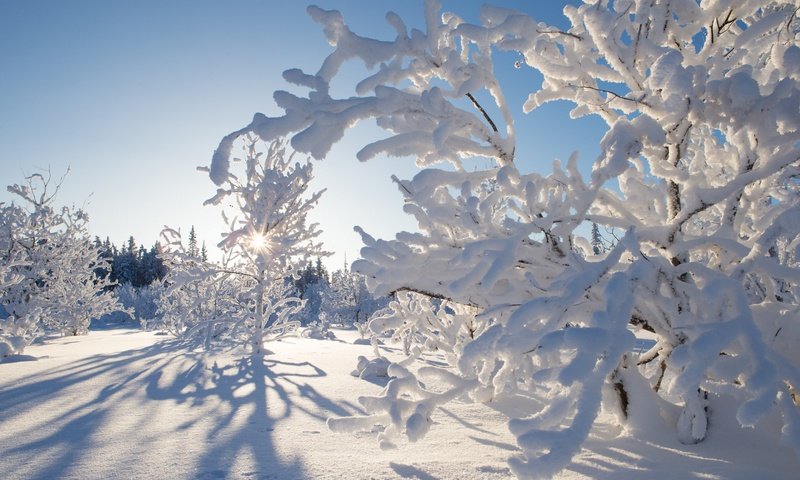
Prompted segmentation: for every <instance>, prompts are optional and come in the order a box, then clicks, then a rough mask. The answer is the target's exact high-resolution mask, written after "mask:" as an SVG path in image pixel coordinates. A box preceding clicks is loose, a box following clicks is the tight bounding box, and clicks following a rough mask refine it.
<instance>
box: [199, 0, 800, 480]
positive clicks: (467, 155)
mask: <svg viewBox="0 0 800 480" xmlns="http://www.w3.org/2000/svg"><path fill="white" fill-rule="evenodd" d="M796 9H797V6H796V2H795V3H792V2H784V1H774V2H762V1H757V0H744V1H734V0H717V1H709V2H705V1H703V2H700V3H698V2H696V1H694V0H671V1H669V0H656V1H651V0H647V1H645V0H619V1H614V2H607V1H596V2H592V3H585V4H582V5H580V6H578V7H575V6H567V7H565V9H564V13H565V15H566V16H567V18H568V19H569V21H570V23H571V27H570V28H569V29H567V30H563V29H560V28H554V27H551V26H548V25H545V24H543V23H539V22H537V21H536V20H534V19H532V18H531V17H529V16H528V15H525V14H520V13H518V12H515V11H512V10H507V9H502V8H497V7H492V6H486V7H483V8H482V10H481V21H480V24H468V23H466V22H464V21H463V20H462V19H461V18H460V17H459V16H458V15H457V14H453V13H445V14H443V15H439V5H438V3H437V2H435V1H427V2H426V3H425V31H419V30H412V31H411V32H409V30H408V28H407V27H406V25H405V24H404V23H403V21H402V20H401V19H400V18H399V17H398V16H397V15H395V14H389V15H387V21H388V23H389V25H390V26H391V28H392V29H393V30H394V32H395V35H396V36H395V39H394V40H390V41H379V40H375V39H371V38H365V37H361V36H359V35H357V34H355V33H353V32H352V31H351V30H350V29H349V28H348V27H347V25H346V24H345V22H344V19H343V17H342V15H341V14H339V12H336V11H325V10H322V9H320V8H317V7H310V8H309V12H310V14H311V15H312V17H313V18H314V19H315V20H317V21H318V22H319V23H321V24H322V25H323V28H324V31H325V34H326V36H327V37H328V41H329V42H330V44H331V45H332V46H333V47H334V51H333V52H332V53H331V54H330V55H329V56H328V57H327V58H326V60H325V62H324V63H323V65H322V66H321V68H320V70H319V71H318V72H317V73H316V74H307V73H304V72H302V71H300V70H289V71H287V72H285V73H284V78H285V79H286V80H287V81H289V82H291V83H293V84H295V85H298V86H301V87H307V88H309V89H310V90H311V92H310V93H309V94H308V96H307V97H305V98H301V97H298V96H297V95H295V94H292V93H288V92H284V91H279V92H276V93H275V100H276V102H277V103H278V105H279V106H280V107H282V108H283V109H284V110H285V112H286V114H285V115H284V116H283V117H280V118H267V117H266V116H264V115H261V114H257V115H256V116H255V118H254V119H253V122H252V123H251V124H250V125H248V126H246V127H245V128H243V129H241V130H239V131H237V132H234V133H232V134H231V135H229V136H228V137H226V138H224V139H223V141H222V142H221V144H220V147H219V148H218V149H217V151H216V152H215V154H214V157H213V159H212V172H215V174H214V175H213V177H216V178H222V177H223V174H224V172H225V170H226V166H227V164H228V157H229V153H230V150H231V145H232V143H233V141H234V140H235V139H236V138H238V137H239V136H241V135H243V134H245V133H248V132H252V133H255V134H257V135H259V136H260V137H261V138H263V139H265V140H269V139H272V138H276V137H278V136H288V135H293V136H292V137H291V138H292V140H291V143H292V146H293V147H294V148H295V149H296V150H299V151H303V152H308V153H310V154H311V155H312V156H313V157H315V158H323V157H324V156H325V155H326V154H327V152H328V151H329V149H330V148H331V145H332V144H333V143H334V142H336V141H338V140H339V139H340V138H341V137H342V136H343V134H344V131H345V129H347V128H349V127H350V126H351V125H353V124H355V123H357V122H358V121H360V120H368V119H374V120H375V121H376V122H377V124H378V125H379V126H380V127H382V128H383V129H385V130H386V131H387V132H388V134H389V136H388V137H387V138H385V139H382V140H379V141H377V142H374V143H371V144H369V145H367V146H365V147H364V148H363V149H362V150H361V151H360V152H359V153H358V157H359V159H361V160H367V159H370V158H372V157H374V156H376V155H378V154H388V155H392V156H408V155H411V156H413V157H414V158H415V159H416V163H417V165H419V166H420V167H421V168H423V170H422V171H420V172H419V173H418V174H417V175H416V176H415V177H414V178H413V179H411V180H400V179H395V181H396V183H397V185H398V187H399V188H400V190H401V192H402V193H403V195H404V196H405V204H404V207H403V208H404V210H405V211H406V212H407V213H409V214H411V215H413V216H414V217H415V218H416V220H417V223H418V228H419V231H418V232H416V233H410V232H400V233H398V234H397V236H396V238H395V240H390V241H384V240H376V239H374V238H372V237H371V236H369V235H368V234H367V233H366V232H363V231H362V230H359V231H360V233H361V235H362V238H363V240H364V242H365V244H366V246H365V248H364V249H363V250H362V257H363V258H362V259H361V260H359V261H357V262H356V263H355V264H354V269H355V270H356V271H358V272H360V273H362V274H364V275H365V276H366V277H367V281H368V286H369V287H370V289H371V290H372V291H373V292H375V293H377V294H387V293H390V292H397V291H412V292H416V293H418V294H421V295H424V296H427V297H430V298H435V299H439V300H445V301H447V302H448V304H450V305H455V304H460V305H462V306H465V307H470V308H471V309H472V310H471V311H465V313H464V314H465V315H471V316H472V317H473V321H474V322H476V323H475V325H480V328H478V329H477V330H476V331H475V336H474V338H464V337H463V336H459V335H447V334H445V333H444V331H438V330H437V331H429V333H427V334H420V335H415V337H416V338H419V339H420V340H421V341H422V342H424V343H423V344H427V343H429V342H430V341H431V339H432V338H434V337H435V338H436V339H438V340H437V341H441V342H450V343H449V344H448V345H450V346H452V347H453V352H452V355H454V358H453V360H454V363H455V364H456V365H457V368H455V369H444V368H434V367H423V368H421V369H419V370H418V371H416V372H415V371H414V370H413V369H410V368H407V367H406V366H405V365H396V364H395V365H392V366H390V367H389V371H388V373H389V375H392V376H394V377H397V378H396V379H394V380H392V381H391V382H390V383H389V385H388V386H387V388H386V389H385V391H384V392H383V394H382V396H380V397H377V398H364V399H362V403H363V404H364V406H365V409H366V410H367V412H368V413H369V416H368V417H365V418H348V419H341V420H333V421H332V422H331V423H330V425H331V426H332V427H333V428H335V429H337V430H348V429H353V428H365V429H371V428H372V426H373V425H374V424H376V423H377V424H382V425H384V426H385V427H386V429H385V431H383V432H382V433H381V434H380V435H379V440H380V442H381V445H382V446H387V447H388V446H391V445H393V444H394V443H395V442H396V440H397V438H399V437H400V436H402V435H405V436H407V437H408V438H409V439H410V440H411V441H415V440H418V439H419V438H421V437H422V436H424V434H425V432H427V430H428V428H430V425H431V422H430V417H431V415H432V413H433V411H434V410H435V408H436V407H437V406H438V405H441V404H442V403H444V402H447V401H450V400H452V399H454V398H465V397H466V398H471V399H472V400H474V401H479V402H492V401H495V400H499V399H508V398H517V399H526V398H527V399H528V400H529V401H527V402H523V404H524V405H528V411H527V412H526V413H525V414H523V415H519V414H517V416H515V417H514V418H512V419H511V420H510V423H509V428H510V430H511V431H512V433H513V434H514V435H515V436H516V438H517V443H518V444H519V446H520V448H521V450H522V454H521V455H520V456H517V457H514V458H512V459H511V460H510V465H511V467H512V470H513V472H514V473H515V474H516V475H517V476H519V477H523V478H533V477H539V478H549V477H551V476H552V475H553V474H555V473H556V472H557V471H558V470H560V469H561V468H563V467H564V466H565V465H566V464H567V463H568V462H569V461H570V459H571V458H572V457H573V456H574V455H575V454H576V453H577V452H578V451H579V450H580V448H581V445H582V444H583V442H584V440H585V439H586V438H587V436H588V434H589V431H590V430H591V428H592V426H593V424H594V422H595V419H596V418H597V415H598V413H599V411H600V408H601V406H602V407H605V408H607V409H610V410H612V411H615V412H617V413H618V415H619V417H620V419H621V420H622V421H624V422H626V423H627V425H628V430H629V431H630V432H632V433H636V432H638V431H639V430H638V427H639V426H640V425H641V424H642V423H643V422H644V420H645V417H647V416H652V414H653V413H655V414H656V415H658V413H659V409H661V413H662V414H664V416H665V418H670V415H669V414H668V413H669V412H668V411H667V410H671V409H680V411H681V413H680V415H678V419H677V421H675V422H674V423H673V425H672V426H671V427H670V428H675V429H676V435H677V436H678V438H679V439H681V441H683V442H688V443H692V442H698V441H701V440H702V439H703V438H704V437H705V435H706V430H707V427H708V425H709V422H708V418H707V414H708V412H709V411H711V412H713V404H714V402H715V401H716V400H717V399H719V398H720V396H727V397H733V398H734V399H735V401H736V402H738V414H737V420H738V422H739V423H740V424H741V425H743V426H755V425H756V424H757V422H758V420H759V419H760V418H761V417H762V416H763V415H764V414H765V413H767V412H769V411H771V410H773V409H778V410H779V411H780V412H781V414H782V415H783V419H784V428H783V434H784V436H785V438H786V440H787V441H788V442H789V443H790V444H792V445H794V446H795V447H797V448H798V449H800V413H799V412H798V405H797V397H796V389H797V388H798V385H800V363H799V362H798V359H797V353H796V349H793V347H792V345H797V343H798V341H800V338H799V337H798V330H797V328H796V327H795V326H794V324H795V323H796V320H797V311H798V307H799V305H798V301H799V300H800V298H799V297H798V293H800V292H799V291H798V282H800V268H798V266H799V265H798V261H797V260H798V247H799V246H800V244H799V243H798V242H800V240H798V238H800V235H798V234H799V233H800V221H798V219H800V188H799V186H800V181H799V180H798V179H799V178H800V147H799V146H798V144H799V142H800V46H799V45H798V43H800V42H799V41H798V35H799V32H800V21H798V19H797V15H796V11H797V10H796ZM506 50H508V51H515V52H518V53H519V55H520V60H519V61H518V64H517V66H518V67H520V68H533V69H536V70H537V71H538V72H540V73H541V74H542V76H543V77H544V81H543V82H542V84H541V86H540V87H539V88H535V89H534V90H533V91H532V92H531V94H530V96H529V97H528V100H527V101H526V102H525V104H524V105H523V106H522V110H524V111H525V112H530V111H533V110H535V109H537V108H538V107H539V106H540V105H542V104H544V103H546V102H550V101H554V100H566V101H568V102H572V103H573V104H574V109H573V110H572V112H571V115H572V116H573V117H581V116H585V115H597V116H598V117H600V118H601V119H602V120H603V121H604V122H605V123H606V124H607V127H608V128H607V131H606V134H605V136H604V137H603V139H602V141H601V144H600V147H601V154H600V156H599V157H598V158H596V159H595V160H594V163H593V168H592V173H591V175H590V176H589V177H588V178H584V176H583V175H582V174H581V173H580V171H579V169H578V160H577V155H575V156H573V157H572V158H571V159H570V160H569V161H568V162H567V163H566V164H562V163H561V162H555V164H554V166H553V172H552V173H551V174H550V175H547V176H543V175H539V174H535V173H525V172H523V171H520V169H519V166H518V162H517V161H516V158H515V153H516V151H517V150H516V138H517V135H518V133H517V131H516V125H515V121H514V116H513V110H512V107H511V106H509V105H508V104H507V102H506V97H505V95H504V93H503V88H502V85H501V82H500V81H499V80H498V79H497V78H496V77H495V75H494V65H493V62H494V59H495V53H496V52H498V51H506ZM352 58H356V59H359V60H361V61H363V63H364V64H365V66H366V67H367V69H369V73H368V74H367V77H366V78H364V79H362V80H361V81H360V82H358V84H357V85H356V94H355V96H353V97H350V98H334V97H332V96H331V90H330V88H329V86H330V82H331V81H332V80H333V79H334V78H335V77H336V75H337V73H338V71H339V69H340V67H341V65H342V64H343V63H344V62H345V61H346V60H348V59H352ZM504 58H505V57H504ZM476 157H477V158H480V159H484V160H485V161H486V162H487V163H490V164H491V166H490V167H489V168H486V169H484V170H472V169H469V168H467V166H466V165H465V163H464V162H465V160H470V161H471V160H473V159H475V158H476ZM470 165H471V164H470ZM434 166H436V168H434ZM590 223H596V224H598V225H599V226H603V227H605V228H608V229H612V230H615V231H619V232H624V233H622V234H621V238H620V239H619V241H618V242H616V244H615V245H614V246H613V248H610V249H609V251H608V252H601V253H600V254H596V253H595V252H594V249H593V248H592V247H593V245H592V242H591V240H590V239H587V238H584V236H583V235H582V234H581V233H580V232H581V230H579V227H581V225H588V224H590ZM432 306H433V305H432ZM411 307H413V308H411ZM419 307H420V308H421V304H420V306H419ZM394 311H395V312H396V313H397V315H401V314H404V312H405V313H406V314H413V315H417V317H416V318H424V316H419V315H418V308H417V306H412V305H410V304H408V305H405V306H404V305H402V304H400V305H398V306H397V308H395V309H394ZM469 312H474V313H469ZM428 315H430V314H428ZM399 321H400V317H399V316H397V317H392V321H391V322H389V321H388V320H386V324H385V326H386V328H396V327H397V322H399ZM375 325H376V328H377V327H378V324H377V323H376V324H375ZM411 326H414V328H416V329H417V331H418V332H419V331H420V330H421V329H420V328H419V327H420V326H421V324H419V323H414V322H412V323H411V324H409V328H410V327H411ZM630 327H636V328H643V329H646V330H649V331H651V332H653V333H654V334H655V335H656V336H657V338H658V341H657V343H656V344H655V346H654V347H653V348H652V349H651V350H650V351H649V352H646V353H644V354H643V355H642V356H641V357H639V358H638V359H637V360H634V359H633V358H632V357H631V356H630V354H629V351H630V350H631V347H632V345H633V340H634V337H633V334H632V333H631V331H630ZM377 329H378V330H380V328H377ZM455 342H461V343H460V344H458V348H455V347H456V343H455ZM439 348H441V346H440V347H439ZM430 379H435V380H436V382H437V383H438V384H439V385H440V386H441V385H442V384H443V385H446V386H448V387H447V389H446V390H445V391H441V390H437V391H435V392H434V391H429V390H427V389H426V388H425V387H424V386H423V385H425V384H428V380H430ZM420 381H421V382H420ZM642 385H645V386H646V388H640V387H641V386H642ZM536 405H539V406H541V407H534V406H536ZM712 424H713V422H712Z"/></svg>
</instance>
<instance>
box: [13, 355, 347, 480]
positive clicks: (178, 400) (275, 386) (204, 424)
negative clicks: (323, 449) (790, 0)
mask: <svg viewBox="0 0 800 480" xmlns="http://www.w3.org/2000/svg"><path fill="white" fill-rule="evenodd" d="M209 358H212V359H211V360H209ZM223 359H224V361H225V362H227V363H223V364H222V365H221V366H220V365H217V364H216V363H214V362H213V357H209V355H207V354H205V353H200V352H192V351H189V350H187V349H186V346H185V345H184V344H180V343H178V342H175V341H162V342H159V343H156V344H154V345H152V346H148V347H145V348H141V349H134V350H128V351H124V352H118V353H114V354H102V355H93V356H90V357H86V358H84V359H81V360H79V361H76V362H72V363H69V364H66V365H63V366H61V367H58V368H55V369H52V370H49V371H46V372H42V373H37V374H35V375H32V376H30V377H28V378H26V379H24V381H22V382H16V383H14V384H7V385H3V384H0V424H6V421H7V420H11V419H14V420H18V422H15V423H16V424H17V425H19V424H24V425H26V426H25V428H26V430H25V431H21V432H17V434H16V435H14V436H13V438H12V436H11V435H8V434H7V433H6V434H3V432H1V431H0V465H3V468H6V470H5V473H3V475H0V476H2V477H3V478H42V479H45V478H82V475H83V474H84V473H85V472H81V467H80V465H81V464H83V463H85V462H86V459H88V458H93V457H95V456H97V455H103V452H100V451H98V443H97V438H98V435H99V436H104V435H108V432H109V431H113V432H114V435H116V436H117V437H116V438H113V439H112V440H113V442H114V443H116V444H120V445H121V444H125V443H126V441H128V440H129V441H131V442H144V443H145V444H147V445H148V447H147V448H148V449H158V443H159V441H160V440H161V439H159V438H147V439H142V438H141V437H140V436H139V435H138V432H136V431H135V430H136V429H137V428H143V429H146V428H147V426H146V424H147V423H148V422H150V421H152V420H151V419H150V418H149V415H147V412H148V411H150V409H151V408H153V409H155V407H157V406H159V407H161V409H162V410H163V408H164V407H166V408H170V406H171V405H172V404H186V405H189V406H200V405H203V404H204V403H206V402H212V403H211V404H210V408H203V409H197V412H198V413H197V414H195V415H190V416H188V417H187V420H186V421H184V422H183V423H181V424H179V425H176V427H175V433H180V434H181V435H184V436H187V437H188V438H196V437H205V438H204V440H205V441H204V442H203V441H200V442H193V445H194V448H198V447H197V446H198V445H201V446H203V447H201V449H200V451H195V452H191V453H190V454H189V455H190V456H189V457H187V458H189V459H190V461H191V459H195V458H196V462H195V465H194V470H191V471H173V473H174V475H175V476H176V478H238V476H241V475H246V477H247V478H253V479H259V478H273V479H274V478H281V479H284V478H285V479H303V478H307V477H308V475H307V473H306V472H305V470H304V467H303V465H302V464H301V462H300V461H299V460H298V459H289V460H287V459H286V458H280V457H279V455H278V454H277V451H276V448H275V447H276V445H275V441H274V439H273V433H272V432H273V431H274V430H275V426H276V424H278V423H279V422H280V421H282V420H284V419H287V418H289V417H290V416H291V415H293V414H296V413H303V414H306V415H310V416H312V417H314V418H316V419H318V420H319V421H320V424H321V425H324V421H325V419H326V418H327V417H328V416H331V415H335V416H344V415H349V414H352V413H353V410H354V409H353V407H352V406H351V405H349V404H347V405H344V406H342V405H339V404H337V403H336V402H334V401H332V400H331V399H329V398H327V397H326V396H324V395H323V394H321V393H320V392H319V391H317V389H315V388H314V387H313V386H312V385H310V384H309V383H308V381H310V380H313V379H316V378H319V377H323V376H325V375H326V373H325V372H324V371H323V370H322V369H320V368H318V367H317V366H315V365H314V364H312V363H309V362H297V363H293V362H285V361H281V360H279V359H275V358H271V357H263V356H260V355H257V356H246V357H243V358H239V359H232V358H231V357H230V356H227V357H223ZM98 376H99V377H101V378H102V380H103V381H102V384H101V386H100V388H98V383H97V377H98ZM91 379H95V380H94V383H92V384H88V383H86V382H88V381H89V380H91ZM60 398H78V400H77V401H75V400H72V401H69V402H66V403H63V402H60V401H59V399H60ZM143 399H144V401H143ZM51 403H52V404H53V405H54V406H55V408H52V409H49V408H46V407H44V405H49V404H51ZM64 404H66V405H68V406H67V407H66V408H65V407H63V406H60V405H64ZM121 406H123V407H121ZM32 407H35V408H32ZM215 407H216V408H215ZM126 408H134V409H136V410H138V412H137V413H139V414H140V415H139V416H138V417H136V421H133V422H129V423H130V425H129V426H125V427H122V428H120V427H119V422H118V421H119V420H120V419H121V418H122V417H124V416H125V415H126V411H125V410H124V409H126ZM37 409H39V410H37ZM42 409H44V411H43V410H42ZM209 410H211V411H212V416H213V419H212V421H211V422H208V421H207V420H208V418H203V419H201V418H198V416H199V415H201V412H206V415H208V411H209ZM193 411H194V410H193V409H192V410H188V412H190V413H191V412H193ZM34 412H35V413H34ZM43 413H44V414H43ZM186 413H187V410H186V409H182V414H184V415H185V414H186ZM45 414H46V415H45ZM30 415H41V418H35V419H34V420H32V421H27V419H28V418H29V416H30ZM200 420H203V421H200ZM136 422H139V423H138V424H137V423H136ZM110 425H114V426H115V428H111V429H109V426H110ZM17 428H18V427H17ZM323 428H324V427H323ZM122 435H125V436H126V438H119V436H122ZM165 435H169V434H168V433H167V434H165ZM4 437H5V438H4ZM115 453H118V452H115ZM182 453H183V452H182ZM194 454H196V455H197V456H196V457H194V456H191V455H194ZM241 454H249V456H250V458H252V462H253V467H254V468H252V469H251V470H252V471H249V472H236V471H234V470H233V469H234V462H235V459H236V458H237V456H239V455H241ZM122 455H123V458H122V460H121V463H122V464H121V465H118V466H117V468H118V469H117V470H116V474H119V475H121V476H122V477H125V476H142V475H143V474H146V473H147V472H146V471H140V470H138V468H141V466H140V462H139V461H138V459H137V458H136V453H135V452H133V451H132V452H130V453H127V454H126V453H123V454H122Z"/></svg>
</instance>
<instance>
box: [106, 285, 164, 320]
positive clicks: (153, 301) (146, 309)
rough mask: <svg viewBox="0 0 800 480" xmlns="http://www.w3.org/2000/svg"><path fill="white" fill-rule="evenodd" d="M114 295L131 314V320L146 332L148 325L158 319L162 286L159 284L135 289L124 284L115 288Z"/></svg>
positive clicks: (162, 292)
mask: <svg viewBox="0 0 800 480" xmlns="http://www.w3.org/2000/svg"><path fill="white" fill-rule="evenodd" d="M114 294H115V295H116V296H117V299H119V302H120V303H121V304H122V306H123V307H125V308H126V309H127V310H128V311H130V312H133V319H134V320H135V321H136V322H138V323H139V324H140V325H141V327H142V328H144V329H146V330H148V329H149V328H148V327H147V325H148V323H151V322H154V321H155V320H156V318H157V317H158V309H159V305H161V302H162V300H161V296H162V295H163V294H164V286H163V284H162V283H161V282H153V283H151V284H149V285H145V286H143V287H138V288H137V287H134V286H133V285H132V284H130V283H126V284H124V285H120V286H118V287H117V288H115V289H114Z"/></svg>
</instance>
